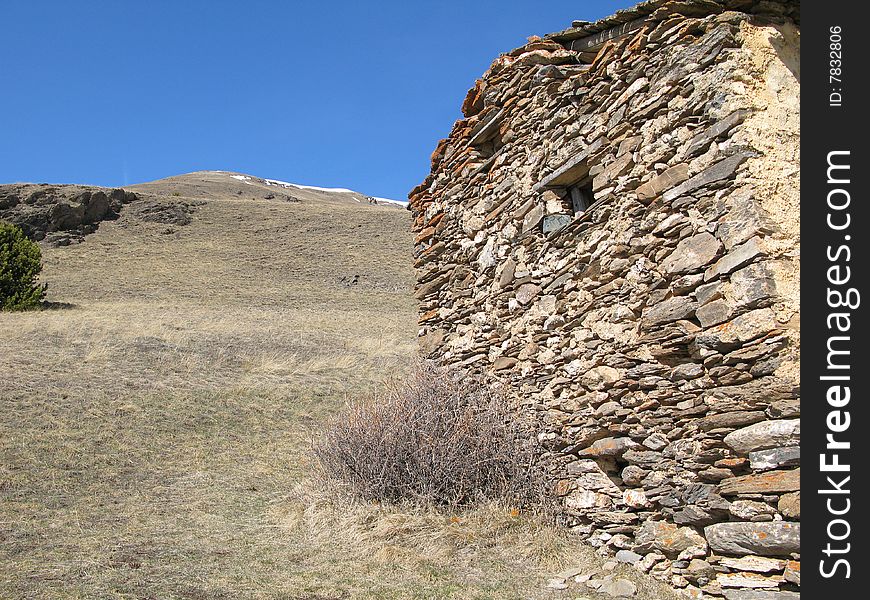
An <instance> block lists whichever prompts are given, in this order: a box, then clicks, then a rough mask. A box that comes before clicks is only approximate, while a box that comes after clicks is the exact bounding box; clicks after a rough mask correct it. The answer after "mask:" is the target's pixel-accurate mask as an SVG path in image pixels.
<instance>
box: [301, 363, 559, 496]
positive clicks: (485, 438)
mask: <svg viewBox="0 0 870 600" xmlns="http://www.w3.org/2000/svg"><path fill="white" fill-rule="evenodd" d="M534 440H535V437H534V436H533V435H532V434H531V429H530V428H529V427H527V426H525V425H524V424H523V422H522V421H521V419H520V418H519V415H518V413H517V412H516V411H515V410H512V409H511V406H510V403H509V402H508V400H507V399H506V398H505V396H504V395H502V394H499V393H497V392H494V391H493V390H491V389H490V388H488V387H487V386H485V385H484V384H483V383H481V382H479V381H477V380H474V379H469V378H459V377H458V376H457V375H455V374H454V373H451V372H450V371H448V370H445V369H442V368H438V367H435V366H432V365H431V364H428V363H419V364H418V365H416V366H415V368H414V369H413V370H412V371H410V372H409V373H408V375H407V377H406V378H404V379H401V380H392V381H390V382H388V383H387V385H386V386H385V389H384V390H383V391H382V392H380V393H377V394H374V395H373V396H371V397H368V398H365V399H362V400H358V401H354V402H351V403H349V404H348V405H347V407H346V408H345V409H344V411H342V412H341V413H340V414H339V415H338V416H336V417H335V418H334V419H333V420H332V421H331V422H330V423H328V424H327V426H326V427H325V430H324V431H323V433H322V434H321V435H320V437H319V438H318V439H316V441H315V442H314V455H315V457H316V459H317V462H318V463H319V466H320V471H321V473H322V474H323V475H325V476H326V478H327V479H329V480H332V481H333V482H335V481H337V482H338V483H339V484H341V485H343V486H345V487H346V488H347V490H348V491H349V492H351V493H352V494H353V495H355V496H358V497H360V498H362V499H364V500H368V501H383V502H394V503H395V502H402V501H412V502H417V503H425V504H431V505H449V506H458V505H468V504H474V503H478V502H482V501H489V500H495V499H499V500H508V501H511V502H514V503H516V504H518V505H530V504H539V503H540V502H541V501H542V500H543V498H544V492H543V490H544V483H543V482H544V478H543V475H542V470H541V469H540V468H539V467H537V466H536V457H537V451H536V450H537V449H536V443H535V442H534Z"/></svg>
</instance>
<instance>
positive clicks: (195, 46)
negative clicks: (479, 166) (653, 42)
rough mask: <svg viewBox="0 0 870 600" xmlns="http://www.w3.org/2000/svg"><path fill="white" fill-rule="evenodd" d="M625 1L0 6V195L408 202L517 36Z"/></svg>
mask: <svg viewBox="0 0 870 600" xmlns="http://www.w3.org/2000/svg"><path fill="white" fill-rule="evenodd" d="M631 4H633V2H631V1H630V0H589V1H577V0H570V1H568V0H548V1H546V2H533V1H530V0H529V1H526V2H514V1H509V0H506V1H504V2H496V1H486V2H473V1H472V2H469V1H465V2H462V1H458V0H445V1H441V2H431V1H427V2H411V1H407V2H400V1H394V0H390V1H385V2H359V3H357V2H304V3H303V2H289V1H278V0H272V1H263V0H253V1H252V0H248V1H246V2H241V1H237V2H229V1H226V0H217V1H205V0H185V1H182V0H148V1H144V0H142V1H140V0H136V1H133V0H129V1H125V0H105V1H96V0H78V1H75V2H73V1H70V0H62V1H61V0H53V1H49V0H0V22H2V23H3V24H4V26H3V35H2V36H0V77H2V78H0V81H2V82H3V86H2V88H3V91H2V93H0V183H8V182H15V181H34V182H55V183H88V184H95V185H106V186H120V185H124V184H125V183H128V184H132V183H138V182H142V181H149V180H153V179H159V178H161V177H167V176H169V175H175V174H179V173H186V172H189V171H195V170H200V169H223V170H232V171H241V172H244V173H251V174H254V175H259V176H262V177H271V178H276V179H283V180H286V181H292V182H296V183H303V184H309V185H321V186H334V187H339V186H340V187H349V188H352V189H356V190H359V191H362V192H365V193H368V194H371V195H375V196H383V197H391V198H397V199H405V196H406V194H407V192H408V190H410V189H411V188H412V187H414V186H415V185H416V184H417V183H419V182H420V181H421V180H422V179H423V177H424V176H425V175H426V173H427V172H428V168H429V155H430V153H431V152H432V150H433V149H434V147H435V143H436V142H437V140H438V139H440V138H442V137H444V136H446V135H447V133H448V132H449V131H450V127H451V125H452V124H453V121H454V120H455V119H457V118H459V116H460V111H459V106H460V104H461V102H462V100H463V98H464V96H465V93H466V91H467V90H468V88H469V87H471V85H472V84H473V83H474V80H475V78H477V77H479V76H480V75H481V74H482V73H483V72H484V71H485V70H486V69H487V67H488V66H489V64H490V62H491V61H492V60H493V59H494V58H495V57H496V56H498V54H499V53H500V52H505V51H508V50H511V49H512V48H515V47H517V46H519V45H522V44H523V43H524V42H525V38H526V37H527V36H529V35H533V34H537V35H542V34H545V33H549V32H552V31H557V30H560V29H564V28H565V27H568V26H570V24H571V21H572V20H573V19H586V20H594V19H597V18H600V17H602V16H605V15H608V14H612V13H613V12H614V11H615V10H616V9H618V8H622V7H625V6H629V5H631Z"/></svg>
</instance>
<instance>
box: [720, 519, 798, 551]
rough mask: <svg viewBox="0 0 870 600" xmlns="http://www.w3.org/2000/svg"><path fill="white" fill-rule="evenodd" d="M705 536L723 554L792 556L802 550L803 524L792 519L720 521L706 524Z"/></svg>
mask: <svg viewBox="0 0 870 600" xmlns="http://www.w3.org/2000/svg"><path fill="white" fill-rule="evenodd" d="M704 535H705V537H706V538H707V543H708V544H710V549H711V550H712V551H713V552H717V553H720V554H731V555H736V556H744V555H746V554H757V555H760V556H788V555H789V554H791V553H793V552H800V549H801V524H800V523H795V522H792V521H773V522H770V521H768V522H764V523H716V524H715V525H708V526H707V527H705V528H704Z"/></svg>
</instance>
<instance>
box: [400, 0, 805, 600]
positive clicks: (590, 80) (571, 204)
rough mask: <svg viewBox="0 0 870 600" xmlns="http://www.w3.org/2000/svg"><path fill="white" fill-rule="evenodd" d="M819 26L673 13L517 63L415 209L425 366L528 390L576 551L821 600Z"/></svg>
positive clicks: (729, 593)
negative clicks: (814, 345) (805, 562)
mask: <svg viewBox="0 0 870 600" xmlns="http://www.w3.org/2000/svg"><path fill="white" fill-rule="evenodd" d="M799 47H800V29H799V5H798V3H797V2H793V1H781V2H778V1H768V0H761V1H753V0H697V1H683V0H674V1H664V0H651V1H648V2H644V3H642V4H639V5H637V6H636V7H634V8H632V9H629V10H625V11H621V12H619V13H617V14H616V15H614V16H613V17H609V18H606V19H604V20H601V21H598V22H596V23H586V22H575V23H574V24H573V26H572V27H571V28H569V29H566V30H564V31H560V32H558V33H553V34H550V35H547V36H545V37H544V38H537V37H533V38H530V39H529V42H528V43H527V44H526V45H525V46H523V47H521V48H517V49H516V50H513V51H511V52H509V53H507V54H503V55H502V56H499V57H498V58H497V59H496V60H495V61H494V62H493V64H492V66H491V67H490V69H489V70H488V71H487V72H486V73H485V74H484V75H483V76H482V77H481V79H479V80H478V81H477V82H476V83H475V85H474V87H473V88H472V89H471V90H470V91H469V93H468V96H467V97H466V98H465V101H464V103H463V104H462V112H463V114H464V118H462V119H460V120H458V121H457V122H456V123H455V124H454V126H453V129H452V131H451V133H450V136H449V137H448V138H447V139H444V140H442V141H441V142H440V143H439V144H438V146H437V148H436V149H435V151H434V153H433V154H432V171H431V174H430V175H429V176H428V177H427V178H426V180H425V181H424V182H423V183H422V184H421V185H420V186H418V187H417V188H415V189H414V190H413V191H412V192H411V193H410V195H409V198H410V201H411V208H412V210H413V215H414V227H415V231H416V234H417V235H416V242H415V243H416V247H415V258H416V269H417V280H418V283H417V287H416V297H417V299H418V300H419V303H420V317H419V321H420V346H421V350H422V352H423V354H425V355H426V356H428V357H430V358H433V359H436V360H438V361H440V362H442V363H444V364H448V365H452V366H454V367H457V368H461V369H466V370H468V371H470V372H473V373H475V374H478V375H481V376H484V377H487V378H489V379H490V380H491V381H492V382H493V383H494V384H501V385H506V386H507V387H508V388H509V389H511V390H513V392H514V393H515V396H516V398H517V401H518V407H519V410H520V411H522V413H523V414H524V415H525V416H526V417H529V418H534V419H535V420H536V423H537V427H538V429H539V440H540V442H541V444H542V460H544V461H545V464H547V465H548V468H549V469H551V473H552V480H553V488H554V490H555V492H556V493H557V494H558V496H559V498H560V501H561V506H562V510H563V514H564V517H563V518H564V521H565V523H566V525H567V526H569V527H571V528H573V529H574V530H576V531H577V532H578V533H580V534H582V535H584V536H585V537H587V538H588V540H589V541H590V543H591V544H593V545H594V546H596V547H598V548H599V549H600V550H601V552H602V553H617V552H619V551H620V550H622V551H623V552H621V553H619V556H620V557H621V559H622V560H626V561H628V562H635V563H636V565H637V566H638V567H639V568H641V569H643V570H645V571H648V572H650V573H651V574H652V575H653V576H654V577H657V578H660V579H664V580H666V581H668V582H670V583H671V584H672V585H673V586H675V587H677V588H681V589H683V590H685V591H686V593H687V594H689V595H690V596H692V597H721V596H724V597H725V598H728V599H729V600H749V599H777V598H792V597H797V595H798V593H799V592H798V589H799V582H800V563H799V561H800V555H799V551H800V545H799V538H800V535H799V532H800V489H799V477H800V468H799V449H798V443H799V436H800V429H799V420H798V418H799V415H800V403H799V372H798V371H799V369H798V367H799V347H800V332H799V233H798V232H799V212H798V211H799V195H798V190H799V171H798V169H799V127H798V123H799V95H800V66H799Z"/></svg>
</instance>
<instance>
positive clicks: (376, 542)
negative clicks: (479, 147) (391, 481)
mask: <svg viewBox="0 0 870 600" xmlns="http://www.w3.org/2000/svg"><path fill="white" fill-rule="evenodd" d="M233 175H238V176H239V177H241V176H242V175H241V174H234V173H220V172H207V173H194V174H189V175H183V176H179V177H173V178H169V179H166V180H161V181H158V182H153V183H147V184H142V185H136V186H130V187H129V188H127V189H128V191H130V192H133V193H135V194H136V196H137V198H136V199H135V200H131V201H130V202H129V203H128V204H125V205H124V206H123V207H122V208H121V209H120V211H119V216H118V218H117V219H115V220H109V221H103V222H101V223H100V224H99V227H98V228H96V231H95V232H93V233H89V234H87V235H86V236H85V237H84V238H83V239H84V241H83V242H82V243H76V244H72V245H69V246H65V247H53V246H51V245H49V244H47V243H44V244H43V256H44V264H45V268H44V272H43V275H42V280H43V281H46V282H48V284H49V300H50V301H51V302H52V303H53V304H52V307H53V308H52V309H50V310H44V311H37V312H29V313H17V314H8V313H6V314H0V357H2V360H0V414H2V415H3V418H2V420H0V598H25V597H34V598H35V597H38V598H106V597H117V598H189V599H206V598H209V599H217V598H227V599H229V598H233V599H235V598H293V599H297V600H302V599H306V600H329V599H338V598H499V599H507V598H550V597H560V596H559V595H558V594H559V592H558V591H556V589H555V588H554V587H547V582H548V581H549V580H550V577H551V576H552V575H553V574H554V573H557V572H560V571H563V570H564V569H565V568H566V567H569V568H571V567H575V571H576V570H578V569H579V570H580V571H581V572H584V573H586V574H590V575H594V574H595V573H598V572H600V570H601V560H600V559H598V558H597V557H595V556H594V554H593V552H592V550H591V549H589V548H587V547H585V546H583V545H582V544H581V543H580V542H579V541H578V540H577V539H576V538H573V537H571V536H570V534H568V533H567V532H563V531H560V530H558V529H556V528H554V527H552V526H549V525H547V524H545V523H542V522H541V520H539V519H538V518H536V517H531V516H529V517H527V516H524V515H520V516H517V515H515V514H511V512H510V511H509V510H507V509H504V508H494V509H492V510H489V511H487V510H479V511H474V512H471V513H463V514H459V515H445V514H441V513H434V512H425V511H419V510H415V509H402V508H388V507H380V506H354V505H349V504H347V503H346V502H344V501H336V500H330V499H329V498H327V497H324V494H323V493H322V492H320V493H318V492H317V491H316V488H315V487H314V485H313V483H312V481H311V477H310V469H309V466H308V459H307V450H308V447H309V440H310V437H311V435H312V433H315V432H316V431H317V428H318V425H319V424H320V423H322V422H323V420H324V419H325V418H327V417H328V416H329V415H330V414H332V413H333V412H334V411H335V410H337V409H338V407H340V406H341V405H342V403H343V402H344V401H345V399H346V398H347V397H348V396H349V395H350V396H352V395H356V394H360V393H364V392H365V391H366V390H369V389H371V388H372V386H374V385H377V384H378V383H379V382H380V381H381V380H382V379H383V378H384V377H386V376H388V375H389V374H391V373H395V372H398V371H401V369H402V368H403V367H404V366H405V365H407V364H408V362H409V360H410V358H411V356H412V354H413V353H414V351H415V335H416V316H415V303H414V300H413V297H412V294H411V286H412V269H411V248H412V238H411V234H410V228H409V213H408V212H407V211H405V210H402V209H398V208H397V207H395V206H391V205H384V204H378V205H374V204H369V203H368V202H367V201H366V200H365V197H364V196H362V195H360V197H357V196H356V195H355V194H352V193H348V192H330V191H321V190H316V189H305V188H293V189H289V188H285V187H281V186H275V185H271V186H270V185H267V184H265V183H263V181H264V180H256V179H253V178H252V179H250V180H243V179H238V178H234V177H233ZM240 192H241V193H240ZM269 195H273V196H274V197H271V198H269V197H267V196H269ZM285 196H293V199H290V200H288V199H287V198H285ZM326 492H327V495H328V492H329V490H326ZM612 568H613V565H610V566H608V569H612ZM623 570H624V568H623V567H620V568H619V569H618V570H617V572H622V571H623ZM627 576H628V577H630V578H632V579H635V580H636V581H638V582H639V583H638V585H639V587H640V592H639V597H648V598H658V597H666V596H660V595H658V594H659V592H657V591H656V590H659V588H657V587H654V586H653V587H649V586H651V585H652V584H650V583H645V582H643V581H642V580H640V579H638V578H639V577H640V576H639V575H637V574H631V575H627ZM555 587H558V585H557V586H555Z"/></svg>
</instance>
